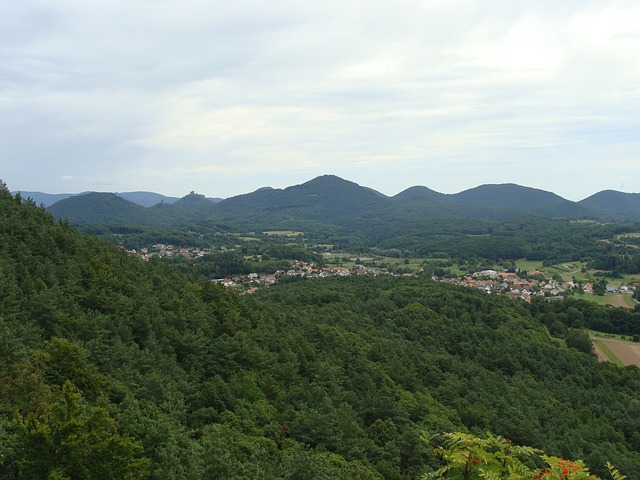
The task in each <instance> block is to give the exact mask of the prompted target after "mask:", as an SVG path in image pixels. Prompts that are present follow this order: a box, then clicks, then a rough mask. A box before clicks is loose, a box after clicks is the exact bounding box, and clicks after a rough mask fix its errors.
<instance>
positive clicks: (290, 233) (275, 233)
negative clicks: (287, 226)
mask: <svg viewBox="0 0 640 480" xmlns="http://www.w3.org/2000/svg"><path fill="white" fill-rule="evenodd" d="M262 233H264V234H265V235H269V236H275V237H299V236H302V235H304V233H303V232H296V231H295V230H270V231H268V232H262Z"/></svg>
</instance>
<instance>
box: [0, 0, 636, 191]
mask: <svg viewBox="0 0 640 480" xmlns="http://www.w3.org/2000/svg"><path fill="white" fill-rule="evenodd" d="M2 10H3V12H2V15H1V16H0V179H2V180H3V181H5V182H6V183H7V185H8V187H9V188H10V189H11V190H23V191H44V192H48V193H77V192H81V191H87V190H94V191H110V192H124V191H133V190H150V191H155V192H159V193H163V194H165V195H173V196H183V195H185V194H187V193H188V192H189V191H191V190H195V191H196V192H199V193H203V194H205V195H207V196H213V197H228V196H232V195H237V194H241V193H247V192H250V191H253V190H255V189H257V188H259V187H262V186H272V187H275V188H282V187H286V186H289V185H294V184H299V183H303V182H305V181H307V180H310V179H312V178H314V177H316V176H318V175H322V174H327V173H329V174H335V175H338V176H341V177H343V178H345V179H348V180H351V181H354V182H356V183H359V184H360V185H364V186H368V187H371V188H374V189H376V190H379V191H381V192H383V193H385V194H387V195H394V194H396V193H398V192H400V191H402V190H404V189H406V188H408V187H410V186H413V185H424V186H427V187H429V188H432V189H434V190H437V191H439V192H443V193H455V192H459V191H462V190H465V189H467V188H471V187H475V186H477V185H481V184H485V183H507V182H512V183H518V184H520V185H525V186H531V187H536V188H541V189H544V190H549V191H553V192H555V193H557V194H559V195H561V196H563V197H565V198H568V199H570V200H580V199H582V198H585V197H587V196H589V195H591V194H593V193H595V192H598V191H600V190H604V189H614V190H620V191H625V192H640V1H639V0H620V1H616V0H563V1H561V2H558V1H557V0H554V1H550V0H537V1H535V2H532V1H526V2H525V1H520V0H395V1H393V2H391V1H382V0H366V1H365V0H362V1H360V0H346V1H345V0H340V1H336V0H322V1H316V0H309V1H305V2H300V1H294V0H270V1H266V0H264V1H250V0H249V1H246V0H235V1H229V0H225V1H222V0H180V1H177V0H153V1H151V0H135V1H131V0H126V1H125V0H104V1H102V2H87V1H85V0H82V1H81V0H24V1H20V2H18V1H14V2H7V3H6V4H5V5H4V6H3V8H2Z"/></svg>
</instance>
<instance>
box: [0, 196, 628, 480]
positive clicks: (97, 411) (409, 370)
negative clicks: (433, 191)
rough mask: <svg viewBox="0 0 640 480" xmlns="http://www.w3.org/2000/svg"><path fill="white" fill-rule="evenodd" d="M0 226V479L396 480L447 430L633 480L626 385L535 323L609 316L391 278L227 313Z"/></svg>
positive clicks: (145, 275)
mask: <svg viewBox="0 0 640 480" xmlns="http://www.w3.org/2000/svg"><path fill="white" fill-rule="evenodd" d="M0 225H2V229H0V246H1V247H0V275H2V282H0V288H1V289H2V295H1V296H0V331H1V332H2V335H1V336H0V348H1V351H2V356H0V402H1V405H0V406H1V407H2V408H0V436H1V437H0V446H1V447H2V448H1V449H0V455H1V460H2V462H0V477H2V478H65V477H66V478H98V477H96V476H94V475H92V474H91V472H101V475H102V476H100V477H99V478H113V479H116V478H125V477H127V478H151V479H162V478H172V479H187V478H225V479H244V478H300V479H311V478H326V479H330V478H331V479H333V478H338V479H341V478H342V479H354V478H358V479H382V478H384V479H398V478H410V479H413V478H419V477H420V475H421V474H423V473H425V472H428V471H431V470H433V469H434V468H436V467H437V465H436V464H435V463H434V462H435V461H434V457H433V454H432V452H431V451H430V450H429V448H428V447H427V446H426V445H425V444H424V443H422V442H421V441H420V439H419V437H420V435H421V434H423V433H425V434H426V435H431V434H435V433H438V432H442V431H452V430H468V431H474V432H484V431H491V432H494V433H496V434H499V435H504V436H507V437H508V438H510V439H512V440H513V442H514V443H517V444H526V445H531V446H535V447H539V448H543V449H545V450H546V451H548V452H549V453H550V454H553V455H564V456H565V457H568V458H584V459H585V460H586V461H587V462H588V464H589V465H591V466H592V467H593V468H594V469H595V471H596V472H599V471H601V467H602V465H603V463H604V462H605V460H610V461H612V462H613V463H614V464H616V465H617V466H618V467H619V468H620V469H621V470H622V471H623V472H624V473H626V474H627V475H629V476H630V478H640V451H639V449H640V444H639V443H638V439H637V432H638V431H640V402H638V400H637V399H638V398H640V374H639V372H638V370H637V369H635V368H625V369H618V368H616V367H614V366H613V365H609V364H600V363H598V362H597V361H596V359H595V358H594V357H593V356H590V355H587V354H585V353H581V352H579V351H576V350H572V349H567V348H563V347H561V346H560V345H559V344H558V343H556V342H555V341H553V340H551V339H550V338H549V337H548V335H547V333H546V331H545V330H544V328H543V327H542V324H541V321H545V322H548V323H551V322H553V321H563V319H564V318H565V317H566V318H567V319H568V320H567V321H569V320H570V321H571V322H574V324H575V323H576V322H579V318H581V317H584V318H586V317H587V316H590V315H592V314H594V315H597V316H598V317H599V318H600V319H602V318H604V317H603V316H605V317H606V316H607V315H611V318H610V321H611V322H616V316H615V315H614V314H613V313H609V312H614V311H613V310H611V309H604V310H602V311H597V312H595V313H592V311H591V310H589V308H591V307H586V306H584V305H583V304H580V303H576V304H575V305H574V304H572V305H571V308H566V307H563V308H562V309H561V306H562V305H560V304H557V305H554V304H551V303H548V302H540V303H538V304H534V305H531V306H530V307H528V306H526V305H525V304H522V303H518V302H514V301H511V300H509V299H507V298H505V297H498V296H489V295H486V294H484V293H482V292H479V291H476V290H469V289H461V288H455V287H450V286H447V285H441V284H434V283H432V282H430V281H427V280H424V279H420V278H393V277H387V278H355V277H353V278H345V279H342V278H336V277H332V278H329V279H325V280H321V279H318V280H317V281H307V282H294V283H289V284H285V285H281V286H278V287H273V288H269V289H267V290H264V291H262V292H259V293H258V294H256V295H255V296H253V297H239V296H236V295H233V294H232V293H231V292H230V291H227V290H225V289H224V288H222V287H219V286H217V285H214V284H212V283H211V282H208V281H205V280H203V279H197V278H192V277H187V276H184V275H181V274H179V273H178V272H176V271H175V270H172V269H170V268H168V267H166V266H164V265H163V264H161V263H158V262H148V263H144V262H141V261H139V260H137V259H136V258H134V257H130V256H128V255H127V254H126V253H125V252H124V251H123V250H121V249H119V248H117V247H114V246H110V245H107V244H104V243H101V242H100V241H98V240H96V239H95V238H93V237H90V236H86V235H82V234H79V233H78V231H77V230H75V229H73V228H72V227H70V226H69V225H67V224H65V223H60V222H56V221H55V220H54V219H53V218H52V217H51V216H50V215H48V214H47V213H46V212H44V211H43V210H41V209H39V208H37V207H35V206H33V205H31V204H29V203H25V202H21V201H18V200H16V199H14V198H13V197H12V196H11V195H10V194H9V193H8V191H6V190H0ZM556 309H557V313H556ZM565 310H566V313H565ZM630 315H631V314H630ZM14 412H17V413H18V414H17V415H16V414H14ZM74 472H85V473H83V474H77V473H74Z"/></svg>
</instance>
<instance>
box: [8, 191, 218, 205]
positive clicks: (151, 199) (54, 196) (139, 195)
mask: <svg viewBox="0 0 640 480" xmlns="http://www.w3.org/2000/svg"><path fill="white" fill-rule="evenodd" d="M12 193H14V194H15V193H18V192H12ZM19 193H20V195H21V196H22V197H23V198H32V199H33V201H34V202H36V204H37V205H44V206H45V207H50V206H51V205H53V204H54V203H57V202H59V201H60V200H64V199H66V198H70V197H77V196H81V195H87V194H88V193H96V192H82V193H43V192H19ZM114 195H116V196H118V197H120V198H124V199H125V200H129V201H130V202H133V203H135V204H137V205H140V206H142V207H153V206H154V205H157V204H159V203H169V204H172V203H175V202H176V201H178V200H179V198H178V197H167V196H165V195H162V194H160V193H154V192H121V193H114ZM209 200H210V201H212V202H219V201H220V200H222V199H221V198H209Z"/></svg>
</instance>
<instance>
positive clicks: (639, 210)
mask: <svg viewBox="0 0 640 480" xmlns="http://www.w3.org/2000/svg"><path fill="white" fill-rule="evenodd" d="M578 203H579V204H580V205H584V206H586V207H590V208H597V209H599V210H602V211H605V212H611V213H612V214H616V215H619V216H620V217H621V218H628V219H630V220H635V221H640V193H623V192H617V191H615V190H604V191H602V192H598V193H596V194H594V195H591V196H590V197H588V198H585V199H584V200H580V202H578Z"/></svg>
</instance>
